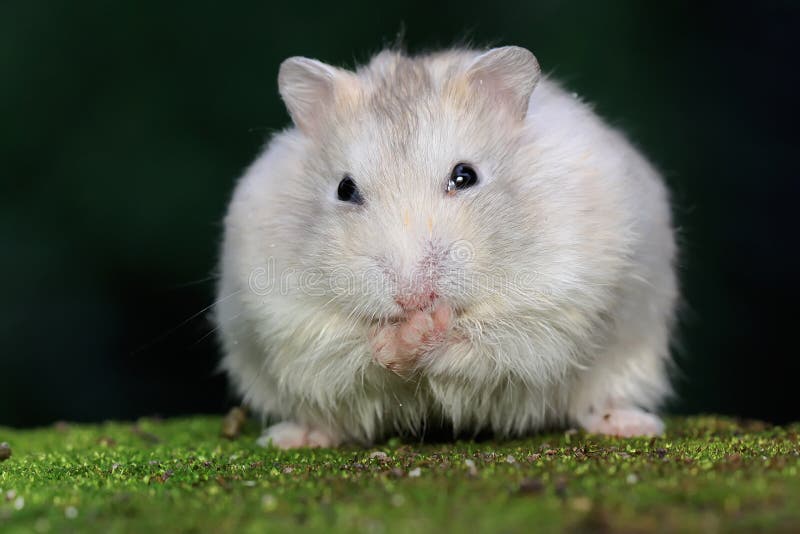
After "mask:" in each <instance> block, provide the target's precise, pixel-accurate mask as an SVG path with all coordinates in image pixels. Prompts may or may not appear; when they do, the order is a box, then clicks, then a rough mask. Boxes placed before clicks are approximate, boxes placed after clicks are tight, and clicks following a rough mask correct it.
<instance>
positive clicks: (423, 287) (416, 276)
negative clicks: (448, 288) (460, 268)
mask: <svg viewBox="0 0 800 534" xmlns="http://www.w3.org/2000/svg"><path fill="white" fill-rule="evenodd" d="M421 248H422V254H421V255H420V252H419V249H417V252H416V253H415V254H413V256H412V257H406V258H395V262H392V263H393V265H387V264H386V261H385V260H384V262H381V263H383V264H384V273H385V274H386V275H387V278H388V279H389V280H390V281H391V290H390V293H391V298H392V299H393V300H394V302H395V303H396V304H397V305H398V306H399V307H400V308H401V309H402V310H403V312H405V313H411V312H414V311H425V310H431V309H433V308H434V307H436V305H437V303H438V301H439V300H441V291H440V290H439V284H440V283H441V278H442V277H443V274H444V273H442V269H443V267H444V266H443V264H442V257H441V256H442V253H443V252H442V251H441V250H440V247H438V246H437V245H436V244H435V243H433V242H431V241H429V240H426V241H425V242H424V244H423V246H422V247H421Z"/></svg>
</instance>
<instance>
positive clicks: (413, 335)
mask: <svg viewBox="0 0 800 534" xmlns="http://www.w3.org/2000/svg"><path fill="white" fill-rule="evenodd" d="M451 320H452V310H451V309H450V308H449V307H447V306H442V307H439V308H436V309H434V310H433V311H415V312H413V313H411V314H410V315H409V316H408V317H407V318H406V319H405V321H403V322H402V323H399V324H392V325H386V326H383V327H381V328H379V329H377V330H376V331H375V332H374V333H373V336H372V349H373V356H374V358H375V361H377V362H378V363H380V364H381V365H383V366H384V367H386V368H387V369H389V370H390V371H393V372H395V373H397V374H398V375H401V376H402V375H406V374H408V373H410V372H411V371H413V370H414V368H415V367H416V365H417V361H418V359H419V357H420V356H421V355H423V354H424V353H425V352H427V351H429V350H431V349H432V348H433V347H435V346H436V345H438V344H439V343H441V342H442V341H444V339H445V337H446V336H447V331H448V330H449V328H450V323H451Z"/></svg>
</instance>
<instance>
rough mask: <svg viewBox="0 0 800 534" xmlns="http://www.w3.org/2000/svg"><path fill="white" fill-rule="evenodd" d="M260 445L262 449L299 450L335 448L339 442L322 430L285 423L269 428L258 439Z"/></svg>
mask: <svg viewBox="0 0 800 534" xmlns="http://www.w3.org/2000/svg"><path fill="white" fill-rule="evenodd" d="M258 444H259V445H261V446H262V447H270V446H273V447H278V448H279V449H297V448H299V447H333V446H335V445H337V442H336V440H335V439H333V437H332V436H330V435H328V434H327V433H325V432H323V431H321V430H317V429H313V428H309V427H307V426H305V425H300V424H297V423H292V422H289V421H284V422H283V423H278V424H275V425H272V426H271V427H269V428H267V429H266V430H265V431H264V433H263V434H261V437H260V438H258Z"/></svg>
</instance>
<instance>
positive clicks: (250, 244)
mask: <svg viewBox="0 0 800 534" xmlns="http://www.w3.org/2000/svg"><path fill="white" fill-rule="evenodd" d="M278 85H279V90H280V94H281V96H282V98H283V101H284V102H285V104H286V107H287V108H288V110H289V113H290V115H291V117H292V120H293V122H294V126H293V127H291V128H288V129H286V130H284V131H282V132H280V133H278V134H277V135H275V136H274V137H273V138H272V139H271V141H270V142H269V144H268V145H267V147H266V149H265V150H264V152H263V153H262V154H261V155H260V156H259V157H258V159H257V160H256V161H255V162H254V163H253V164H252V166H251V167H250V168H249V169H248V170H247V172H246V173H245V175H244V176H243V177H242V178H241V179H240V180H239V182H238V185H237V187H236V190H235V193H234V195H233V199H232V201H231V203H230V207H229V211H228V214H227V216H226V218H225V235H224V242H223V247H222V258H221V273H220V274H221V278H220V284H219V295H218V297H219V298H218V302H217V304H216V307H215V314H214V315H215V321H216V323H217V326H218V328H219V332H220V337H221V341H222V345H223V350H224V358H223V361H222V367H223V368H224V370H225V371H227V373H228V375H229V377H230V379H231V380H232V383H233V385H234V386H235V388H236V390H237V392H238V393H239V394H240V395H241V396H242V397H243V399H244V402H245V403H246V404H247V405H249V406H250V407H251V408H252V410H254V411H255V412H256V413H258V414H260V415H261V416H263V417H264V420H265V421H270V422H271V423H272V426H269V427H268V428H267V429H266V430H265V432H264V435H263V436H262V438H261V440H260V441H261V442H262V443H264V444H269V443H271V444H273V445H275V446H278V447H283V448H291V447H303V446H335V445H338V444H341V443H347V442H349V443H361V444H368V443H371V442H374V441H375V440H378V439H383V438H385V437H387V436H389V435H393V434H403V435H419V434H420V433H421V432H423V431H424V430H425V429H426V428H427V427H432V426H436V427H442V426H443V427H445V428H452V429H453V430H454V431H455V432H459V433H463V432H478V431H489V432H493V433H494V434H495V435H497V436H498V437H503V436H516V435H521V434H525V433H530V432H533V431H536V430H538V429H542V428H547V427H553V426H559V425H567V424H572V425H578V426H580V427H582V428H584V429H586V430H587V431H589V432H595V433H603V434H612V435H618V436H634V435H656V434H660V433H661V432H662V431H663V424H662V421H661V419H659V417H658V416H657V415H655V413H654V412H655V411H656V410H657V409H658V408H659V406H660V404H661V403H662V401H663V400H664V399H665V397H666V396H668V395H669V393H670V383H669V376H668V374H669V373H668V371H669V367H670V365H669V364H670V354H669V338H670V331H671V327H672V323H673V318H674V315H675V312H674V311H675V305H676V300H677V296H678V288H677V280H676V274H675V256H676V245H675V239H674V232H673V228H672V224H671V215H670V207H669V200H668V194H667V191H666V188H665V186H664V184H663V182H662V180H661V178H660V176H659V174H658V173H657V172H656V171H655V170H654V169H653V167H652V166H651V165H650V164H649V163H648V162H647V161H646V160H645V158H644V157H642V155H641V154H639V153H638V152H637V150H636V149H634V148H633V147H632V146H631V144H630V143H629V142H628V141H627V140H626V139H625V138H624V137H623V135H621V134H620V133H619V132H617V131H615V130H613V129H611V128H610V127H609V126H608V125H606V124H605V123H603V122H602V121H601V120H600V119H599V118H598V117H597V116H596V115H595V114H594V113H593V112H592V110H591V109H590V108H589V107H588V106H587V105H585V104H584V103H582V102H581V101H580V100H579V99H578V98H576V97H575V96H573V95H571V94H569V93H567V92H565V91H564V90H563V89H561V88H560V87H559V86H558V85H557V84H556V83H555V82H553V81H551V80H549V79H547V78H546V77H544V76H542V75H541V73H540V69H539V65H538V63H537V61H536V59H535V57H534V56H533V54H531V53H530V52H529V51H528V50H526V49H524V48H519V47H514V46H508V47H502V48H494V49H491V50H488V51H476V50H468V49H451V50H446V51H443V52H437V53H431V54H426V55H421V56H416V57H410V56H407V55H405V54H404V53H402V52H398V51H393V50H387V51H383V52H381V53H379V54H378V55H376V56H375V57H374V58H373V59H372V60H371V61H370V62H369V63H368V64H367V65H365V66H362V67H359V68H358V69H357V70H355V71H354V72H353V71H349V70H344V69H340V68H336V67H332V66H329V65H326V64H324V63H321V62H319V61H316V60H312V59H307V58H301V57H293V58H289V59H287V60H286V61H284V62H283V64H282V65H281V68H280V73H279V76H278Z"/></svg>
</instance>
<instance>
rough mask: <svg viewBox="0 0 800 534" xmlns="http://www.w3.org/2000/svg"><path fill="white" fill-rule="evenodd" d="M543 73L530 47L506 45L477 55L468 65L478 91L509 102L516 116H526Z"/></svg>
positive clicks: (470, 79) (468, 70)
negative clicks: (532, 94)
mask: <svg viewBox="0 0 800 534" xmlns="http://www.w3.org/2000/svg"><path fill="white" fill-rule="evenodd" d="M541 72H542V71H541V69H540V68H539V62H538V61H536V58H535V57H534V55H533V54H532V53H531V52H530V51H529V50H526V49H525V48H521V47H519V46H503V47H501V48H492V49H491V50H489V51H488V52H484V53H483V54H481V55H480V56H478V57H477V58H475V59H474V60H473V62H472V63H471V64H470V65H469V67H468V68H467V79H468V80H469V82H470V83H471V84H472V85H473V87H474V88H475V89H476V90H477V91H479V92H482V93H484V94H486V95H487V96H489V97H490V98H492V99H493V100H496V101H498V102H501V103H505V104H506V105H507V106H509V109H510V111H511V113H512V114H513V115H514V116H516V117H519V118H520V119H522V118H524V117H525V113H526V112H527V111H528V100H529V99H530V97H531V93H533V88H534V87H536V83H537V82H538V81H539V77H540V75H541Z"/></svg>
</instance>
